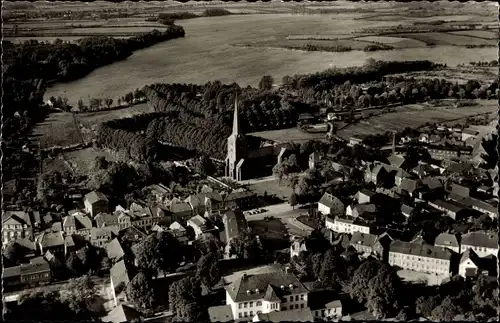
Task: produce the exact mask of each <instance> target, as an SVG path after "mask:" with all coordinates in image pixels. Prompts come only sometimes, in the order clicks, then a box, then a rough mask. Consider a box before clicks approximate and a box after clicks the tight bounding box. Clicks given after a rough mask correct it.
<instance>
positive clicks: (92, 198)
mask: <svg viewBox="0 0 500 323" xmlns="http://www.w3.org/2000/svg"><path fill="white" fill-rule="evenodd" d="M108 203H109V201H108V199H107V198H106V196H104V194H102V193H101V192H97V191H92V192H90V193H88V194H87V195H85V198H84V199H83V204H84V205H85V211H86V212H87V213H89V214H90V216H91V217H94V216H96V215H97V214H99V213H106V212H108Z"/></svg>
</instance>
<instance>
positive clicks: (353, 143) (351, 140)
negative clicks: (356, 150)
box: [348, 136, 363, 146]
mask: <svg viewBox="0 0 500 323" xmlns="http://www.w3.org/2000/svg"><path fill="white" fill-rule="evenodd" d="M362 144H363V138H360V137H357V136H352V137H351V138H349V144H348V145H349V146H356V145H362Z"/></svg>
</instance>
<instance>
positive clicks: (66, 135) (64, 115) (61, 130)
mask: <svg viewBox="0 0 500 323" xmlns="http://www.w3.org/2000/svg"><path fill="white" fill-rule="evenodd" d="M32 140H34V141H37V142H39V143H40V147H41V148H42V149H45V148H52V147H64V146H69V145H75V144H82V143H83V138H82V134H81V133H80V130H79V128H78V126H77V124H76V122H75V119H74V117H73V114H72V113H70V112H56V113H50V114H49V116H48V117H47V119H45V120H44V121H42V122H39V123H38V124H36V125H35V127H34V128H33V132H32Z"/></svg>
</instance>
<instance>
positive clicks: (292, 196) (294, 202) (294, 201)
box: [288, 193, 297, 210]
mask: <svg viewBox="0 0 500 323" xmlns="http://www.w3.org/2000/svg"><path fill="white" fill-rule="evenodd" d="M288 203H289V204H290V206H291V207H292V209H294V210H295V206H296V205H297V194H295V193H292V194H290V197H289V198H288Z"/></svg>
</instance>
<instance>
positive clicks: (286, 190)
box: [248, 178, 292, 200]
mask: <svg viewBox="0 0 500 323" xmlns="http://www.w3.org/2000/svg"><path fill="white" fill-rule="evenodd" d="M248 188H249V189H250V190H252V191H253V192H255V193H257V194H258V195H260V196H262V195H264V193H266V192H267V195H275V196H276V197H278V198H280V199H284V200H286V199H287V198H288V197H289V196H290V194H292V189H291V188H290V187H288V185H286V183H285V180H283V181H282V183H281V185H279V183H278V180H277V179H275V178H273V179H270V180H266V181H260V182H258V183H254V184H251V185H249V186H248Z"/></svg>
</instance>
